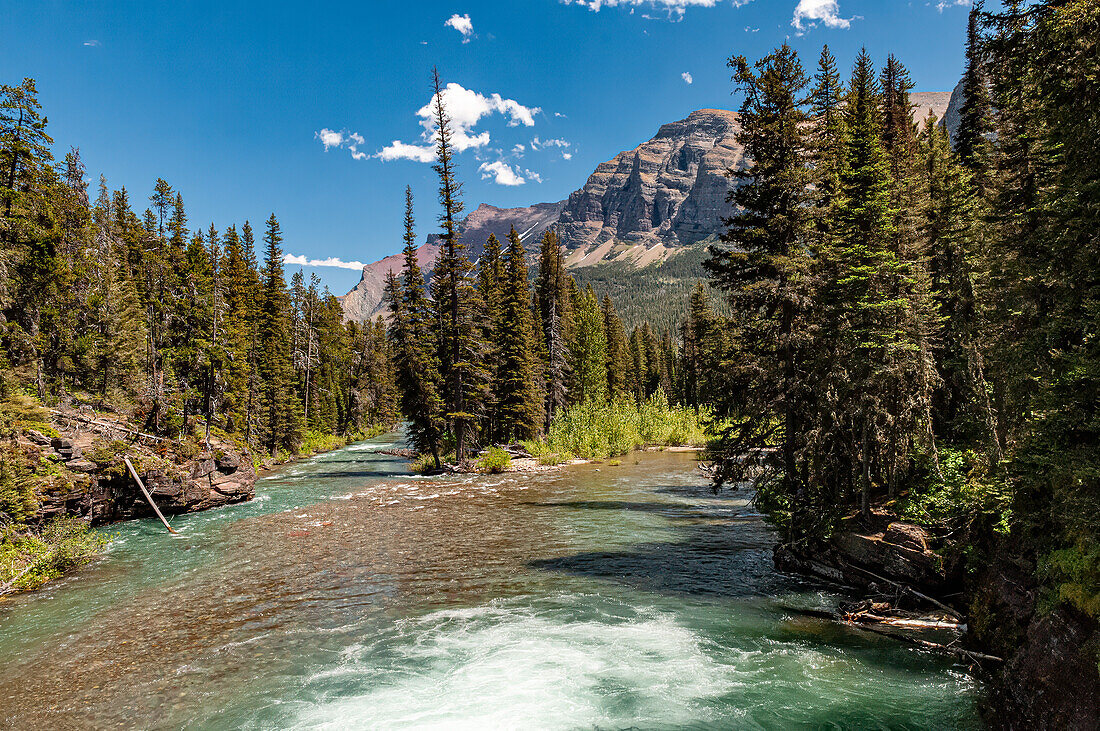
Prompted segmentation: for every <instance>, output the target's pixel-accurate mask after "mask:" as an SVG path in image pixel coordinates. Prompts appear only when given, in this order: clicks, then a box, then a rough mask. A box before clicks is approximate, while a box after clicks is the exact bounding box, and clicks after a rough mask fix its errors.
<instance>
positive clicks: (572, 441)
mask: <svg viewBox="0 0 1100 731" xmlns="http://www.w3.org/2000/svg"><path fill="white" fill-rule="evenodd" d="M707 418H708V417H707V413H706V411H705V410H698V411H697V410H695V409H691V408H684V407H674V406H669V404H668V400H667V399H666V398H665V396H664V393H662V392H658V393H656V394H654V395H653V396H652V397H650V398H649V399H646V400H645V401H644V402H642V403H641V404H637V403H635V402H634V401H631V400H628V399H620V400H617V401H615V402H612V403H609V402H602V401H585V402H583V403H580V404H576V405H574V406H572V407H570V408H569V409H567V410H566V411H565V413H564V414H562V415H561V416H560V417H559V418H557V419H555V420H554V421H553V422H552V423H551V425H550V432H549V434H548V435H547V439H546V448H545V449H543V450H539V453H540V455H542V454H546V453H547V452H549V453H552V454H559V455H560V454H567V453H568V454H573V455H576V456H578V457H581V458H583V459H592V458H600V457H616V456H618V455H621V454H626V453H627V452H630V451H633V450H635V449H642V448H644V447H648V446H659V445H661V446H681V445H690V446H702V445H703V444H705V443H706V431H705V428H704V424H705V423H706V421H707ZM532 453H533V454H534V452H532Z"/></svg>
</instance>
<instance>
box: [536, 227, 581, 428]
mask: <svg viewBox="0 0 1100 731" xmlns="http://www.w3.org/2000/svg"><path fill="white" fill-rule="evenodd" d="M567 279H571V278H570V277H569V275H568V274H567V273H566V272H565V264H564V262H563V259H562V254H561V245H560V244H559V243H558V237H557V236H556V235H555V234H554V232H553V231H547V232H546V233H545V234H543V237H542V247H541V248H540V250H539V270H538V276H537V279H536V283H535V303H536V304H535V307H536V310H537V314H538V317H539V321H540V325H541V330H542V342H541V343H540V345H541V351H542V356H543V359H544V361H545V364H544V368H543V374H544V380H545V387H544V389H543V390H544V393H545V395H546V408H545V416H546V426H547V428H549V425H550V422H551V421H552V420H553V418H554V417H555V416H556V415H557V414H558V413H559V412H560V411H561V410H562V409H563V408H564V407H565V404H566V400H567V398H568V383H569V378H570V370H569V357H568V347H567V344H566V339H567V331H568V330H569V324H568V323H569V322H570V320H571V319H572V312H571V311H570V309H569V300H568V295H567V293H568V283H567V281H566V280H567Z"/></svg>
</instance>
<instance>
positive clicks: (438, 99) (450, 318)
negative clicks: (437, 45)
mask: <svg viewBox="0 0 1100 731" xmlns="http://www.w3.org/2000/svg"><path fill="white" fill-rule="evenodd" d="M432 84H433V90H434V92H435V94H434V97H433V100H432V115H433V120H434V122H435V127H436V136H437V141H436V163H435V171H436V174H437V175H438V176H439V203H440V205H441V206H442V208H443V210H442V213H440V216H439V222H440V225H441V226H442V227H443V231H442V233H441V234H440V240H441V244H440V252H439V258H438V259H437V260H436V265H435V270H434V272H433V276H432V290H433V300H434V304H435V308H436V311H437V313H438V322H439V340H438V343H439V349H440V350H439V355H440V366H441V367H440V370H441V372H442V374H443V382H444V401H445V403H446V404H447V420H448V422H450V425H451V429H452V431H453V434H454V440H455V455H456V458H457V459H458V461H459V462H460V463H461V462H462V461H463V460H464V459H465V458H466V452H467V449H469V447H470V446H471V444H473V443H474V442H475V441H476V439H477V435H476V433H475V431H476V429H477V423H478V420H479V416H480V414H479V412H480V411H481V408H482V404H483V401H484V398H485V387H486V382H487V380H488V378H487V374H486V372H485V366H484V354H483V349H482V344H481V342H480V340H479V337H478V336H479V335H480V333H479V328H478V323H477V322H476V321H475V318H476V315H477V312H478V309H479V307H478V301H477V300H478V297H477V290H476V289H475V288H474V286H473V281H472V277H471V273H472V271H473V265H472V264H471V263H470V259H469V256H468V255H467V253H466V246H465V244H463V243H462V240H461V236H460V232H459V216H460V215H461V213H462V201H461V199H460V193H461V185H460V184H459V182H458V180H457V178H456V177H455V169H454V166H455V161H454V143H453V142H452V138H453V134H454V131H453V129H452V127H451V121H450V117H449V116H448V114H447V108H446V103H445V101H444V99H443V87H442V83H441V82H440V80H439V72H438V71H434V70H433V76H432Z"/></svg>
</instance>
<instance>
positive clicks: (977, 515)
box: [896, 449, 1012, 535]
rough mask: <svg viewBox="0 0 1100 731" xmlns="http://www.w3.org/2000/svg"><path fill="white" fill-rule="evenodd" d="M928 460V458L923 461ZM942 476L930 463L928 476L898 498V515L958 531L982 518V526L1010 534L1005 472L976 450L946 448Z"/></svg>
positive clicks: (941, 456) (1009, 495)
mask: <svg viewBox="0 0 1100 731" xmlns="http://www.w3.org/2000/svg"><path fill="white" fill-rule="evenodd" d="M924 461H925V462H927V461H928V459H927V457H926V458H925V460H924ZM939 467H940V475H941V476H940V477H936V475H935V474H934V473H933V471H932V470H931V465H928V466H927V467H926V469H927V470H928V473H927V474H928V477H927V479H926V480H925V481H922V484H917V485H915V486H913V487H911V488H910V489H909V491H908V492H907V493H906V494H905V495H904V496H903V497H902V498H901V499H899V501H898V504H897V508H896V509H897V512H898V515H899V516H900V517H902V518H904V519H906V520H910V521H912V522H914V523H918V524H920V525H926V526H930V527H936V528H944V529H947V530H949V531H955V530H958V529H961V528H966V527H969V526H971V525H973V524H974V523H975V521H977V520H979V519H981V521H982V525H983V526H984V525H990V526H993V528H994V530H996V531H997V532H998V533H1000V534H1002V535H1007V534H1008V531H1009V529H1010V527H1011V522H1012V493H1011V491H1010V489H1009V486H1008V484H1007V483H1006V482H1005V481H1004V475H1003V471H993V470H991V469H990V465H989V459H988V458H987V456H986V455H983V454H980V453H979V452H977V451H975V450H973V449H943V450H940V453H939Z"/></svg>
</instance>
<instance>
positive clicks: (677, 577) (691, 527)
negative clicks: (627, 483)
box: [527, 486, 803, 598]
mask: <svg viewBox="0 0 1100 731" xmlns="http://www.w3.org/2000/svg"><path fill="white" fill-rule="evenodd" d="M667 489H668V490H669V491H670V492H673V493H674V494H675V495H677V496H678V497H682V498H690V499H692V500H697V499H698V498H700V497H703V496H704V495H706V494H708V493H709V494H713V493H711V491H710V490H709V488H707V487H702V486H683V487H680V486H677V487H675V488H667ZM726 499H727V500H728V499H729V498H728V496H726ZM527 504H528V505H531V506H534V507H542V508H549V509H555V510H598V511H628V512H638V513H646V514H653V515H659V516H663V517H665V518H666V519H668V530H670V531H671V532H672V534H673V536H674V538H673V540H669V541H650V542H643V543H639V544H636V545H634V546H632V547H631V548H630V549H629V550H624V551H584V552H581V553H576V554H573V555H569V556H559V557H552V558H540V559H535V560H533V561H530V562H528V566H530V567H531V568H534V569H540V570H544V571H556V572H563V573H568V574H572V575H577V576H586V577H594V578H599V579H605V580H610V581H613V582H615V583H618V584H624V585H627V586H630V587H633V588H637V589H641V590H644V591H649V592H655V593H662V594H673V595H711V596H719V597H735V598H736V597H759V596H775V595H776V594H778V593H781V592H787V591H790V590H792V589H794V588H795V587H798V586H802V585H803V583H802V582H800V581H797V580H795V579H792V578H790V577H787V576H784V575H781V574H777V573H776V571H775V569H774V567H773V565H772V544H773V540H772V538H771V535H770V531H768V529H767V528H766V527H765V526H763V525H762V524H761V522H760V520H759V519H758V518H755V517H750V516H749V515H745V511H746V509H748V506H746V505H743V504H731V505H730V506H729V507H728V508H727V509H721V508H720V509H719V510H717V511H716V510H715V506H713V505H707V506H702V505H693V504H690V503H670V502H660V501H627V500H571V501H547V502H530V503H527Z"/></svg>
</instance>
